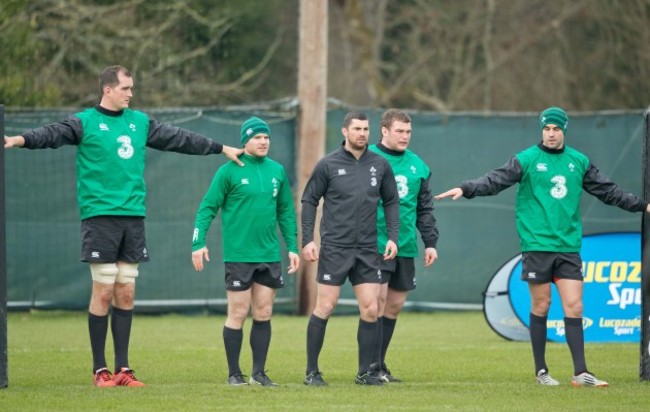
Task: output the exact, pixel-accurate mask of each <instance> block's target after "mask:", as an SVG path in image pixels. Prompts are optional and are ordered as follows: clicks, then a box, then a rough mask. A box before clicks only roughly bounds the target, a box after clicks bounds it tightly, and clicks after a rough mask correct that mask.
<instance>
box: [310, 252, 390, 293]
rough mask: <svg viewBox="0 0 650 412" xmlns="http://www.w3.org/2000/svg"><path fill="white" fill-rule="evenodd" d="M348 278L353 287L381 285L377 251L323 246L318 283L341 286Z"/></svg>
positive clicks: (320, 254)
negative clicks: (372, 284)
mask: <svg viewBox="0 0 650 412" xmlns="http://www.w3.org/2000/svg"><path fill="white" fill-rule="evenodd" d="M348 277H349V278H350V283H352V285H353V286H356V285H359V284H362V283H381V278H382V276H381V270H380V269H379V259H377V249H376V248H372V247H367V248H354V247H349V248H347V247H337V246H331V245H322V247H321V249H320V253H319V257H318V275H317V276H316V281H317V282H318V283H322V284H323V285H333V286H341V285H343V284H344V283H345V280H346V279H347V278H348Z"/></svg>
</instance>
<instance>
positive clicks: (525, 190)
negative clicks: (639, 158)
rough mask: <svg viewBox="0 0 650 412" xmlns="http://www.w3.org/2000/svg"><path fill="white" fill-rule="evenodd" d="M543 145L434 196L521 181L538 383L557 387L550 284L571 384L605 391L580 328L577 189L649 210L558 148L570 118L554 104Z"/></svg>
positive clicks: (486, 192) (585, 161)
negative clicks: (551, 360)
mask: <svg viewBox="0 0 650 412" xmlns="http://www.w3.org/2000/svg"><path fill="white" fill-rule="evenodd" d="M539 124H540V127H541V129H542V141H541V142H540V143H539V144H537V145H535V146H532V147H530V148H528V149H526V150H524V151H522V152H520V153H518V154H517V155H515V156H514V157H513V158H512V159H510V161H509V162H508V163H506V164H505V165H503V166H501V167H500V168H497V169H494V170H492V171H490V172H488V173H487V174H486V175H485V176H483V177H481V178H478V179H474V180H467V181H465V182H463V183H461V185H460V186H459V187H456V188H453V189H451V190H448V191H446V192H444V193H441V194H439V195H438V196H436V197H435V198H436V199H443V198H446V197H451V198H452V199H453V200H456V199H458V198H460V197H461V196H463V197H465V198H468V199H471V198H473V197H475V196H491V195H496V194H497V193H499V192H501V191H502V190H505V189H507V188H509V187H510V186H513V185H515V184H517V183H519V188H518V190H517V198H516V212H515V213H516V220H517V232H518V233H519V238H520V243H521V251H522V265H523V268H522V275H521V279H522V280H523V281H525V282H528V289H529V291H530V295H531V313H530V340H531V345H532V350H533V359H534V361H535V373H536V379H537V382H539V383H540V384H542V385H553V386H554V385H559V382H558V381H557V380H555V379H553V378H552V377H551V375H550V374H549V370H548V366H547V365H546V359H545V352H546V328H547V326H546V323H547V315H548V310H549V306H550V303H551V282H553V283H555V286H556V287H557V290H558V292H559V294H560V299H561V301H562V309H563V311H564V325H565V334H566V341H567V345H568V346H569V350H570V352H571V357H572V359H573V368H574V376H573V379H572V381H571V383H572V384H573V385H574V386H596V387H603V386H608V383H607V382H605V381H603V380H600V379H597V378H596V377H595V376H594V375H593V374H592V373H591V372H589V371H588V369H587V364H586V361H585V354H584V331H583V328H582V307H583V305H582V289H583V275H582V259H581V258H580V253H579V252H580V248H581V246H582V223H581V217H580V197H581V194H582V190H583V189H584V190H585V191H586V192H587V193H589V194H591V195H593V196H595V197H597V198H598V199H600V200H601V201H602V202H604V203H606V204H608V205H614V206H618V207H619V208H621V209H624V210H627V211H629V212H643V211H645V212H650V205H648V203H647V202H645V201H643V200H642V199H641V198H639V197H638V196H635V195H633V194H631V193H629V192H626V191H624V190H623V189H621V188H620V187H618V186H617V185H616V184H615V183H614V182H612V181H611V180H609V178H607V177H606V176H605V175H603V174H602V173H601V172H600V171H599V170H598V168H596V166H595V165H594V164H593V163H592V162H591V161H590V160H589V158H588V157H587V156H585V155H584V154H582V153H580V152H578V151H576V150H575V149H573V148H571V147H569V146H566V145H565V144H564V136H565V134H566V133H567V129H568V125H569V117H568V116H567V114H566V112H565V111H564V110H562V109H561V108H559V107H549V108H548V109H546V110H544V111H543V112H542V113H541V114H540V116H539Z"/></svg>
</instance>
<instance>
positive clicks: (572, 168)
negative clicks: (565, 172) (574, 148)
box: [569, 163, 576, 172]
mask: <svg viewBox="0 0 650 412" xmlns="http://www.w3.org/2000/svg"><path fill="white" fill-rule="evenodd" d="M575 170H576V165H574V164H573V163H569V171H571V172H574V171H575Z"/></svg>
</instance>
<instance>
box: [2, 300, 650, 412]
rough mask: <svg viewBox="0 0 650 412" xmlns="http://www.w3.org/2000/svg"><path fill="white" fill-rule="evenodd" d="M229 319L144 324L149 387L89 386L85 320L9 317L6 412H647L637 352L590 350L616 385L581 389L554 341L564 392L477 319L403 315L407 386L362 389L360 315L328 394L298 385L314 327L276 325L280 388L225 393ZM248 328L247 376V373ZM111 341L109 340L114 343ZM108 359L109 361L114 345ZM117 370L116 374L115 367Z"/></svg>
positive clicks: (340, 323) (57, 315)
mask: <svg viewBox="0 0 650 412" xmlns="http://www.w3.org/2000/svg"><path fill="white" fill-rule="evenodd" d="M223 321H224V318H223V317H221V316H204V315H196V316H184V315H164V316H145V315H139V316H136V317H135V319H134V328H133V333H132V336H131V353H130V360H131V367H132V368H133V369H135V370H136V371H137V376H138V377H139V378H140V379H141V380H143V381H144V382H146V383H147V384H148V386H147V387H146V388H125V387H118V388H111V389H103V390H100V389H97V388H94V387H93V386H92V384H91V369H92V365H91V355H90V349H89V345H88V337H87V319H86V316H85V314H81V313H61V312H35V313H10V314H9V318H8V332H9V387H8V388H6V389H0V411H3V412H8V411H90V410H115V411H210V410H240V411H359V410H377V411H381V410H398V411H400V410H401V411H437V410H450V411H491V410H495V411H528V410H546V411H560V410H562V411H564V410H585V411H611V410H621V411H647V410H648V409H650V384H648V383H647V382H640V381H639V377H638V376H639V345H638V344H588V345H587V348H586V352H587V360H588V364H589V367H590V369H592V370H593V371H594V372H595V373H596V374H597V376H599V377H602V378H604V379H606V380H608V381H609V383H610V385H611V386H610V387H609V388H602V389H594V388H573V387H572V386H571V385H570V379H571V375H572V368H571V360H570V355H569V351H568V349H567V347H566V346H565V345H563V344H549V346H548V349H547V351H548V356H547V359H548V362H549V367H550V369H551V372H552V374H553V376H554V377H555V378H556V379H558V380H560V382H561V383H562V385H561V386H559V387H542V386H540V385H537V384H535V380H534V377H533V366H532V364H533V363H532V355H531V353H530V348H529V343H527V342H508V341H506V340H504V339H502V338H500V337H499V336H497V335H496V334H495V333H494V332H492V330H491V329H490V328H489V327H488V326H487V324H486V322H485V320H484V319H483V315H482V313H480V312H462V313H457V312H436V313H427V314H424V313H405V314H403V315H402V316H401V317H400V320H399V321H398V324H397V330H396V332H395V337H394V339H393V343H392V347H391V350H390V352H389V358H388V365H389V367H390V368H391V369H392V371H393V373H394V374H395V375H396V376H399V377H401V378H402V379H404V380H405V383H402V384H391V385H387V386H384V387H362V386H357V385H355V384H354V375H355V373H356V365H357V346H356V328H357V322H358V320H357V318H356V317H354V316H339V317H334V318H332V319H331V320H330V322H329V324H328V329H327V336H326V339H325V347H324V349H323V352H322V354H321V361H320V366H321V369H322V370H323V373H324V376H325V378H326V379H327V381H328V382H329V384H330V385H329V386H328V387H324V388H312V387H306V386H304V385H303V384H302V378H303V376H304V369H305V330H306V326H307V318H303V317H290V316H276V317H275V318H274V319H273V323H272V324H273V340H272V343H271V350H270V353H269V359H268V362H267V369H268V374H269V376H270V377H271V378H272V379H273V380H275V381H276V382H278V383H280V384H281V386H280V387H278V388H262V387H252V386H245V387H234V388H233V387H229V386H228V385H227V384H226V383H225V382H226V378H227V376H226V375H227V368H226V363H225V355H224V353H223V343H222V340H221V329H222V326H223ZM249 328H250V321H248V322H247V323H246V325H245V327H244V331H245V334H244V342H245V344H244V347H243V350H242V359H241V364H242V369H243V371H244V373H246V374H248V373H250V362H251V361H250V348H249V346H248V335H249V334H248V331H249ZM109 336H110V334H109ZM107 346H108V348H109V350H108V352H107V359H110V361H109V363H112V349H111V346H112V342H111V341H110V338H109V342H108V345H107ZM109 366H111V367H112V365H109Z"/></svg>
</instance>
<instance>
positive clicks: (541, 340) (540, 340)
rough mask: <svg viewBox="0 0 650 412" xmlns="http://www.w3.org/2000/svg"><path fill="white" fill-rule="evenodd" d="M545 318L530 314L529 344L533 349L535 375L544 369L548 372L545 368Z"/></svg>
mask: <svg viewBox="0 0 650 412" xmlns="http://www.w3.org/2000/svg"><path fill="white" fill-rule="evenodd" d="M547 319H548V317H547V316H544V317H542V316H537V315H533V314H532V313H531V314H530V343H531V345H532V347H533V359H534V360H535V373H537V372H539V371H540V370H541V369H544V370H546V371H547V372H548V366H546V329H547V327H546V321H547Z"/></svg>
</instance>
